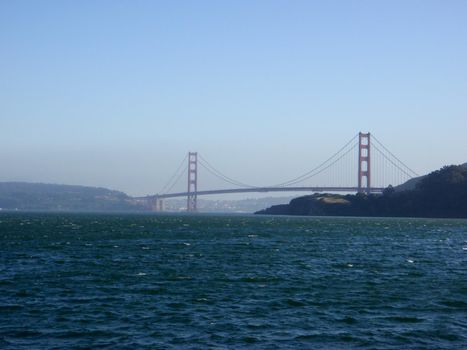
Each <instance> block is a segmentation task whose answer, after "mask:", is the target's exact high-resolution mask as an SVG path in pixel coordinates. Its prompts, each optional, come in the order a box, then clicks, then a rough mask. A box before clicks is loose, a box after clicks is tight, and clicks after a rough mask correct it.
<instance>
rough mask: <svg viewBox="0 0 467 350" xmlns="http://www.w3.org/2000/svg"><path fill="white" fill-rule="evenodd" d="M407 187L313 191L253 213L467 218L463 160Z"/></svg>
mask: <svg viewBox="0 0 467 350" xmlns="http://www.w3.org/2000/svg"><path fill="white" fill-rule="evenodd" d="M410 187H411V188H412V189H409V190H402V191H401V190H397V191H396V190H395V189H394V188H393V187H391V186H390V187H388V188H386V189H385V190H384V192H383V194H382V195H376V194H370V195H367V194H364V193H358V194H356V195H345V196H342V195H335V194H314V195H310V196H303V197H299V198H295V199H293V200H292V201H290V203H289V204H284V205H279V206H273V207H270V208H268V209H265V210H261V211H259V212H257V213H256V214H275V215H322V216H394V217H433V218H467V168H466V167H465V164H464V165H459V166H456V165H451V166H445V167H443V168H441V169H440V170H437V171H434V172H432V173H430V174H428V175H425V176H423V177H420V178H419V180H418V181H417V182H416V183H415V184H411V186H410ZM402 188H404V187H402Z"/></svg>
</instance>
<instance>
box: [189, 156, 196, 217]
mask: <svg viewBox="0 0 467 350" xmlns="http://www.w3.org/2000/svg"><path fill="white" fill-rule="evenodd" d="M187 192H188V197H187V204H186V209H187V211H190V212H194V211H196V209H197V208H196V200H197V195H196V192H198V153H197V152H189V153H188V191H187Z"/></svg>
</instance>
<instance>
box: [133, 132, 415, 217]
mask: <svg viewBox="0 0 467 350" xmlns="http://www.w3.org/2000/svg"><path fill="white" fill-rule="evenodd" d="M372 141H375V142H374V143H373V142H372ZM186 161H187V163H188V164H187V163H186ZM185 164H186V165H188V166H187V167H184V165H185ZM278 164H279V163H278ZM198 166H200V167H201V168H202V169H204V170H205V171H207V172H208V173H209V174H210V175H212V176H214V177H215V178H216V179H217V180H221V181H222V182H223V183H228V184H229V186H228V188H227V189H204V190H199V187H198V175H199V174H198V170H199V167H198ZM278 166H279V165H278ZM279 169H280V168H278V170H279ZM246 171H248V169H247V170H246ZM320 174H321V175H320ZM183 175H187V177H186V180H187V182H186V185H187V187H185V188H186V189H187V190H186V191H183V192H179V191H180V190H179V191H173V188H174V186H175V185H176V184H178V183H179V180H180V179H182V176H183ZM414 176H418V174H417V173H416V172H415V171H413V170H412V169H410V168H409V167H408V166H407V165H405V164H404V163H403V162H402V161H401V160H400V159H399V158H397V157H396V156H395V155H394V154H393V153H391V151H389V150H388V149H387V148H386V147H385V146H384V145H383V144H382V143H381V142H380V141H378V139H377V138H376V137H374V136H373V135H371V134H370V133H362V132H359V133H358V134H357V135H355V136H353V137H352V138H351V139H350V140H349V141H348V142H347V143H346V144H345V145H344V146H343V147H341V148H340V149H339V150H338V151H337V152H336V153H334V154H333V155H332V156H331V157H329V158H328V159H326V160H325V161H324V162H323V163H321V164H320V165H318V166H316V167H314V168H313V169H311V170H310V171H307V172H306V173H304V174H302V175H300V176H298V177H295V178H293V179H289V180H288V181H286V182H282V183H278V184H274V185H271V186H253V185H251V184H245V183H243V182H240V181H237V180H235V179H233V178H231V177H229V176H227V175H225V174H223V173H222V172H220V171H219V170H217V168H215V167H214V166H212V165H211V164H210V163H209V162H208V161H207V160H206V159H204V158H203V157H202V156H201V155H199V154H198V153H197V152H189V153H188V154H187V156H185V158H184V159H183V161H182V163H181V164H180V166H179V168H178V169H177V171H176V172H175V174H174V175H173V176H172V177H171V178H170V180H169V181H168V182H167V184H166V185H165V186H164V187H163V188H162V189H161V190H160V191H159V194H154V195H148V196H145V197H137V198H135V199H138V200H141V201H146V202H147V204H148V205H149V206H150V207H151V208H152V209H153V210H156V211H161V210H163V209H164V205H163V200H164V199H167V198H177V197H185V198H186V199H187V206H186V208H187V211H196V210H197V198H198V196H206V195H216V194H233V193H267V192H308V193H319V192H335V193H339V192H348V193H356V192H358V193H367V194H370V193H381V192H383V190H384V188H386V187H387V186H388V185H399V184H401V183H403V182H405V181H407V180H408V179H410V178H413V177H414ZM311 181H313V182H314V183H313V182H311ZM231 186H235V188H233V187H231Z"/></svg>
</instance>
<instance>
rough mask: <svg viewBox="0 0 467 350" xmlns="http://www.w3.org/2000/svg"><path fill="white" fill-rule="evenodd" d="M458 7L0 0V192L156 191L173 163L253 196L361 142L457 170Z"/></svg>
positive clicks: (465, 111)
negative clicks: (200, 168) (5, 185)
mask: <svg viewBox="0 0 467 350" xmlns="http://www.w3.org/2000/svg"><path fill="white" fill-rule="evenodd" d="M466 19H467V1H449V0H440V1H427V0H423V1H412V0H410V1H407V0H404V1H395V0H390V1H350V0H349V1H344V0H342V1H310V0H307V1H294V0H283V1H271V0H268V1H253V0H248V1H239V0H232V1H202V0H197V1H188V0H187V1H174V0H170V1H168V0H167V1H137V0H131V1H115V0H111V1H103V0H99V1H84V0H80V1H66V0H61V1H45V0H42V1H33V0H31V1H21V0H15V1H8V0H2V1H0V77H1V79H0V121H1V124H0V126H1V128H0V164H1V166H0V169H1V171H0V181H11V180H21V181H33V182H49V183H67V184H83V185H92V186H104V187H109V188H113V189H119V190H123V191H126V192H128V193H129V194H135V195H140V194H147V193H154V192H157V191H159V189H160V188H161V187H162V185H163V184H164V183H165V182H166V180H167V179H168V178H169V177H170V176H171V175H172V174H173V172H174V171H175V169H176V167H177V166H178V164H179V163H180V161H181V160H182V159H183V157H184V156H185V154H186V152H188V151H189V150H193V151H198V152H200V153H202V154H203V156H204V157H205V158H206V159H208V160H209V161H210V162H211V163H212V164H214V165H215V166H216V167H217V168H219V169H220V170H222V171H223V172H225V173H227V174H228V175H230V176H231V177H234V178H237V179H239V180H241V181H245V182H249V183H254V184H259V185H261V184H270V183H275V182H280V181H282V180H287V179H289V178H291V177H293V176H295V175H299V174H301V173H303V172H304V171H306V170H308V169H310V168H312V167H313V166H314V165H316V164H317V163H319V162H320V161H322V160H324V159H325V158H327V156H329V155H330V154H331V153H333V152H334V151H335V150H337V149H338V148H339V147H340V146H342V145H343V144H344V143H345V142H346V141H347V140H348V139H350V138H351V137H352V135H354V134H356V133H357V132H358V131H360V130H361V131H367V130H368V131H371V132H372V133H374V134H375V135H377V136H378V138H379V139H380V140H381V141H383V142H384V143H385V144H386V146H387V147H388V148H390V149H391V150H392V152H393V153H395V154H396V155H398V156H399V158H401V159H402V160H403V161H405V162H406V163H407V164H409V165H410V166H411V167H412V168H414V170H416V171H417V172H419V173H424V172H427V171H430V170H433V169H435V168H438V167H440V166H442V165H444V164H451V163H456V164H457V163H463V162H467V20H466Z"/></svg>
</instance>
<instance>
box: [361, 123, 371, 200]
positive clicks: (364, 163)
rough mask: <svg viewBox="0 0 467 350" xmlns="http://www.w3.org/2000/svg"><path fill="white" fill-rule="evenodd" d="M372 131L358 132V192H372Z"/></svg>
mask: <svg viewBox="0 0 467 350" xmlns="http://www.w3.org/2000/svg"><path fill="white" fill-rule="evenodd" d="M370 151H371V141H370V133H367V134H364V133H362V132H360V133H358V192H360V193H362V192H366V193H368V194H369V193H370V188H371V157H370V154H371V153H370Z"/></svg>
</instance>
